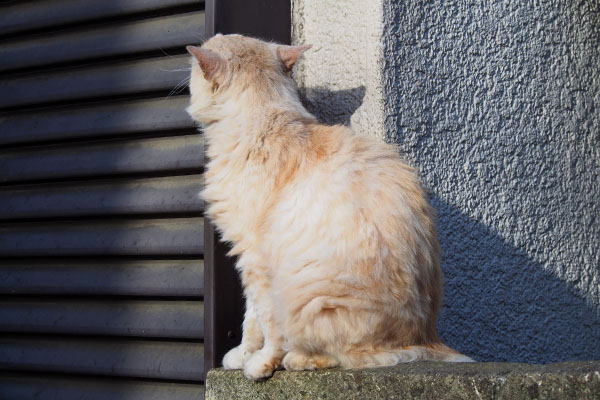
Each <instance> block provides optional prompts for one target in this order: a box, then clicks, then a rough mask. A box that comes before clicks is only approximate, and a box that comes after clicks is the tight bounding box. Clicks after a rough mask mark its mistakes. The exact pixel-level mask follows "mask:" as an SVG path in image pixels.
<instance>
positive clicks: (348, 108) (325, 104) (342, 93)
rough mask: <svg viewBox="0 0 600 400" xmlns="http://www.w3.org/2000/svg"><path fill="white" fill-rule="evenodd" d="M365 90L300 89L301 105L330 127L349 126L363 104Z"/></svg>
mask: <svg viewBox="0 0 600 400" xmlns="http://www.w3.org/2000/svg"><path fill="white" fill-rule="evenodd" d="M366 92H367V88H366V87H365V86H359V87H356V88H352V89H343V90H335V91H332V90H327V89H325V88H301V89H300V98H301V99H302V104H303V105H304V107H306V109H307V110H308V111H309V112H310V113H311V114H314V115H315V116H317V117H318V118H319V119H320V120H321V121H323V122H326V123H328V124H330V125H348V126H349V125H350V118H351V117H352V114H354V113H355V112H356V110H357V109H358V107H360V106H361V104H362V103H363V99H364V98H365V93H366Z"/></svg>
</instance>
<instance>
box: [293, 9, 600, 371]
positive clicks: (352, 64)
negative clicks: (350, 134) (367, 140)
mask: <svg viewBox="0 0 600 400" xmlns="http://www.w3.org/2000/svg"><path fill="white" fill-rule="evenodd" d="M292 4H293V11H292V13H293V15H292V16H293V24H294V31H293V32H294V35H293V39H294V41H295V42H296V43H300V42H303V43H305V42H310V43H312V44H314V45H315V47H314V48H313V50H311V51H309V52H307V53H306V56H305V58H304V59H303V61H302V62H301V63H300V65H299V66H298V70H297V73H296V78H297V80H298V83H299V86H300V88H301V90H302V92H303V93H304V94H305V96H306V103H307V106H308V108H309V109H310V110H311V111H313V112H315V113H316V114H317V115H319V116H320V117H321V118H322V119H323V120H325V121H327V122H332V123H352V125H353V126H354V127H355V128H356V129H357V130H358V131H359V132H362V133H365V134H373V135H376V136H378V137H383V136H385V137H386V138H387V140H388V141H392V142H395V143H397V144H398V145H399V147H400V149H401V150H402V151H403V152H404V153H405V154H406V156H407V158H408V159H409V160H410V161H412V163H413V164H415V165H416V166H417V167H418V169H419V171H420V174H421V177H422V180H423V182H424V184H425V185H426V186H427V187H428V189H429V190H430V192H431V202H432V203H433V205H434V206H435V207H436V208H437V210H438V226H439V233H440V241H441V243H442V247H443V251H444V256H443V266H442V267H443V270H444V274H445V279H446V284H445V299H444V302H445V304H444V308H443V311H442V315H441V317H440V320H439V329H440V334H441V336H442V338H443V339H444V340H445V341H446V342H447V343H448V344H449V345H451V346H454V347H455V348H457V349H459V350H461V351H464V352H465V353H467V354H469V355H471V356H473V357H475V358H476V359H478V360H480V361H523V362H553V361H561V360H574V359H600V278H599V275H600V272H599V269H600V252H599V251H598V243H600V227H599V225H598V223H599V222H600V221H598V215H600V181H599V179H598V174H599V172H600V154H599V152H600V78H599V77H600V67H599V66H600V51H599V48H600V6H599V3H598V2H597V1H594V0H584V1H577V2H575V1H572V0H570V1H568V0H565V1H545V2H540V1H524V0H519V1H471V2H467V1H451V0H447V1H441V0H437V1H427V2H425V1H390V0H372V1H369V2H364V1H362V0H345V1H344V2H339V1H329V0H327V1H321V0H293V1H292ZM379 32H380V33H379ZM348 38H351V39H352V40H347V39H348ZM357 60H358V61H357ZM365 93H366V95H365ZM353 113H354V115H352V114H353ZM357 115H358V117H356V116H357ZM380 120H381V121H382V122H381V124H380V123H379V121H380ZM382 131H384V132H382ZM383 133H385V135H384V134H383Z"/></svg>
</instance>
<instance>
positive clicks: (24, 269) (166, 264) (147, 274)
mask: <svg viewBox="0 0 600 400" xmlns="http://www.w3.org/2000/svg"><path fill="white" fill-rule="evenodd" d="M0 294H38V295H39V294H43V295H119V296H194V297H199V296H202V295H203V294H204V262H203V261H202V260H139V261H126V260H110V261H105V262H98V261H89V260H69V261H61V262H49V261H46V260H43V261H26V260H17V261H2V262H0Z"/></svg>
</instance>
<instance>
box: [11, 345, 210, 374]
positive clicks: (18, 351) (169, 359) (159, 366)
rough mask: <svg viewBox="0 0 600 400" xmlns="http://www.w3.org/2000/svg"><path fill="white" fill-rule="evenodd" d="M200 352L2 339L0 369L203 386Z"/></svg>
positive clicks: (200, 347)
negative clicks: (201, 383)
mask: <svg viewBox="0 0 600 400" xmlns="http://www.w3.org/2000/svg"><path fill="white" fill-rule="evenodd" d="M203 355H204V346H203V345H202V344H201V343H192V342H153V341H142V340H117V339H114V340H113V339H110V340H109V339H107V340H91V339H90V340H84V339H74V338H64V339H50V338H48V339H38V338H35V339H34V338H25V337H11V336H6V337H2V338H1V340H0V369H5V370H6V369H8V370H13V371H38V372H62V373H74V374H78V373H79V374H90V375H115V376H129V377H139V378H155V379H178V380H190V381H201V380H202V379H203V369H204V360H203Z"/></svg>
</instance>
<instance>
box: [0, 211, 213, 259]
mask: <svg viewBox="0 0 600 400" xmlns="http://www.w3.org/2000/svg"><path fill="white" fill-rule="evenodd" d="M203 237H204V220H203V218H173V219H155V220H115V221H85V222H68V223H67V222H63V223H60V222H53V223H14V224H2V225H0V254H2V255H3V256H90V255H94V256H99V255H103V256H106V255H161V256H169V255H199V254H202V252H203Z"/></svg>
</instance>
